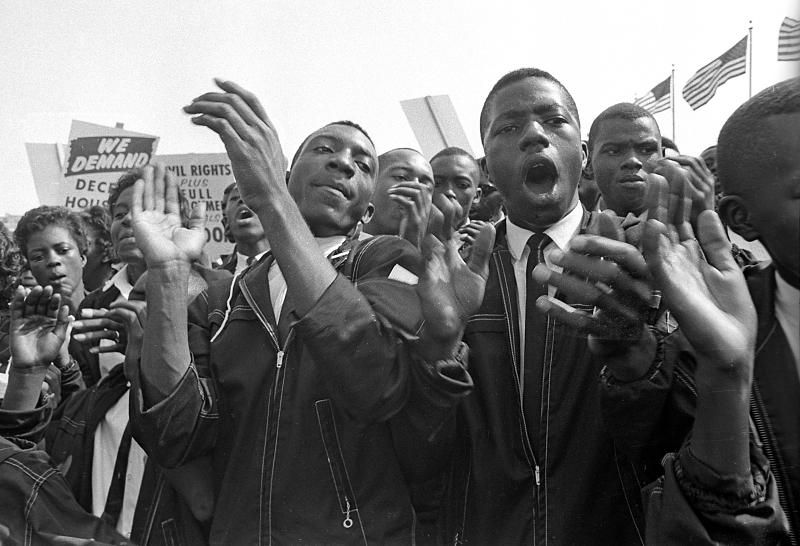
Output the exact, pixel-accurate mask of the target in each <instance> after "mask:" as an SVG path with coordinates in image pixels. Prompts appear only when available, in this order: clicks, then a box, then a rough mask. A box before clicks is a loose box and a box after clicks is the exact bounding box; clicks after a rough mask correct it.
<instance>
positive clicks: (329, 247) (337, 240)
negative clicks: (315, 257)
mask: <svg viewBox="0 0 800 546" xmlns="http://www.w3.org/2000/svg"><path fill="white" fill-rule="evenodd" d="M314 239H316V241H317V244H318V245H319V249H320V250H321V251H322V254H324V255H325V257H326V258H327V257H328V256H329V255H330V253H331V252H333V251H334V250H336V249H337V248H339V247H340V246H342V243H344V242H345V240H346V239H347V237H345V236H344V235H334V236H333V237H314Z"/></svg>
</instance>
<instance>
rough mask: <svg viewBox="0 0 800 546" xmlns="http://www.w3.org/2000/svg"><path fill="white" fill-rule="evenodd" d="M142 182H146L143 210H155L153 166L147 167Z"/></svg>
mask: <svg viewBox="0 0 800 546" xmlns="http://www.w3.org/2000/svg"><path fill="white" fill-rule="evenodd" d="M142 180H143V181H144V191H143V196H142V210H148V211H149V210H153V209H154V208H155V188H154V187H153V167H152V166H151V165H145V167H144V173H143V175H142Z"/></svg>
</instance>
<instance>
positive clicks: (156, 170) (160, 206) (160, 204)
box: [145, 162, 180, 212]
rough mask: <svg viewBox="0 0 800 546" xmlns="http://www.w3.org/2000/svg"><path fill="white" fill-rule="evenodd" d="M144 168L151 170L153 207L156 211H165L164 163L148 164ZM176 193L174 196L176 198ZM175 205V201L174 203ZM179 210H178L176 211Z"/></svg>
mask: <svg viewBox="0 0 800 546" xmlns="http://www.w3.org/2000/svg"><path fill="white" fill-rule="evenodd" d="M145 169H150V170H152V172H153V209H154V210H155V211H156V212H166V207H165V199H164V197H165V195H164V194H165V191H164V190H165V183H164V182H165V181H164V164H163V163H161V162H159V163H156V164H155V165H148V166H146V167H145ZM177 197H178V196H177V195H176V196H175V198H176V200H177ZM174 204H175V205H177V202H176V203H174ZM178 212H180V210H179V211H178Z"/></svg>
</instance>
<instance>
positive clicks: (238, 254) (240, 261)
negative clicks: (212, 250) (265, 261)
mask: <svg viewBox="0 0 800 546" xmlns="http://www.w3.org/2000/svg"><path fill="white" fill-rule="evenodd" d="M267 252H269V249H267V250H265V251H264V252H259V253H258V254H256V255H255V256H253V262H257V261H258V260H260V259H261V258H262V256H264V254H266V253H267ZM249 259H250V256H245V255H244V254H242V253H241V252H239V251H238V250H237V251H236V263H237V264H246V263H247V260H249Z"/></svg>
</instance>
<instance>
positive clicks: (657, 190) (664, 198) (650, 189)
mask: <svg viewBox="0 0 800 546" xmlns="http://www.w3.org/2000/svg"><path fill="white" fill-rule="evenodd" d="M669 192H670V187H669V182H667V179H666V178H664V177H663V176H661V175H660V174H655V173H651V174H648V175H647V197H645V202H646V203H647V210H648V212H647V217H648V218H650V219H653V220H657V221H659V222H661V223H663V224H666V223H667V222H668V221H669Z"/></svg>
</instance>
